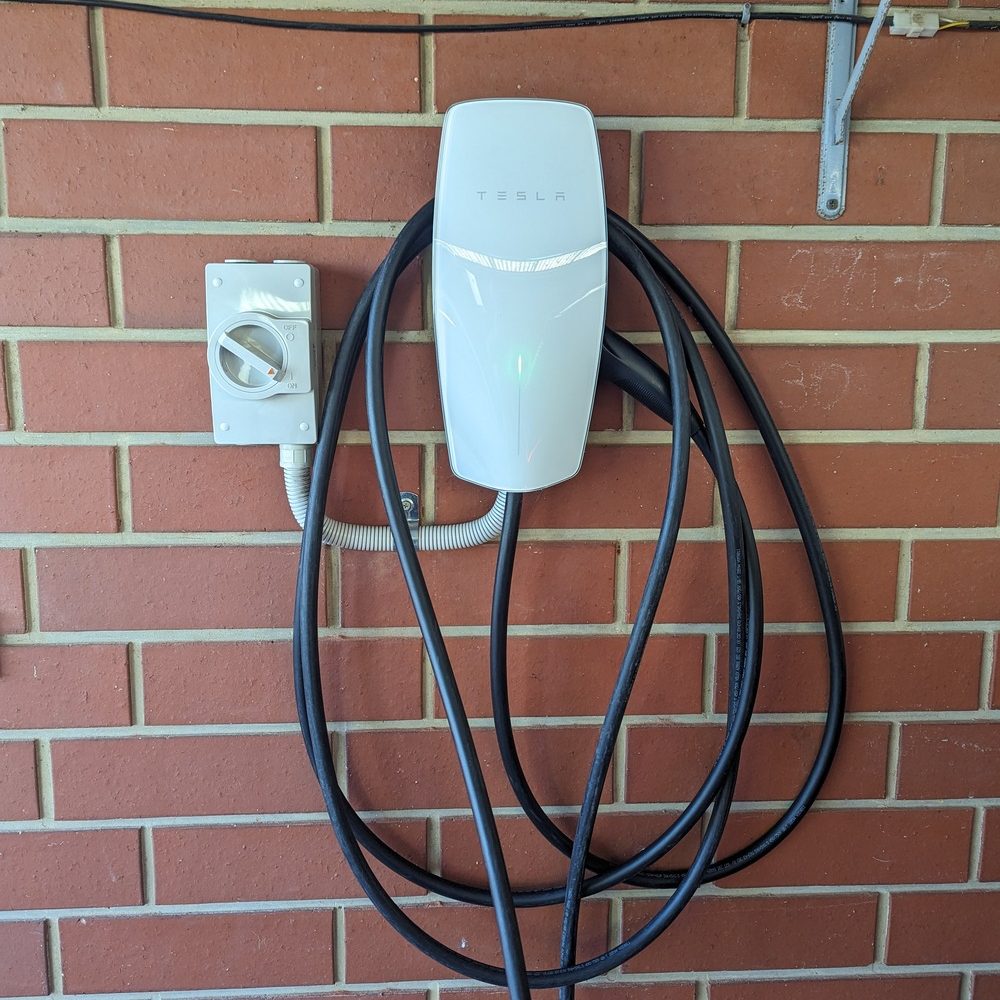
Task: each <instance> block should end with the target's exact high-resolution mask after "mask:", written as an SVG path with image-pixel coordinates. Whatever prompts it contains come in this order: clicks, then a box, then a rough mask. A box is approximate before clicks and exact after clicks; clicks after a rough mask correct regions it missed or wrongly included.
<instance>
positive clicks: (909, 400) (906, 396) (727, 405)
mask: <svg viewBox="0 0 1000 1000" xmlns="http://www.w3.org/2000/svg"><path fill="white" fill-rule="evenodd" d="M740 356H741V357H742V358H743V361H744V363H745V364H746V366H747V368H748V369H749V370H750V374H751V376H753V379H754V381H755V382H756V383H757V386H758V387H759V389H760V391H761V393H763V396H764V400H765V402H766V403H767V406H768V409H769V410H770V411H771V415H772V416H773V417H774V420H775V422H776V423H777V425H778V427H779V428H781V429H782V430H826V429H831V430H833V429H844V430H875V429H881V428H885V429H901V428H907V427H911V426H912V425H913V388H914V382H915V378H916V361H917V353H916V348H915V347H912V346H910V345H900V346H898V347H867V346H855V345H847V344H845V345H837V346H819V345H801V346H800V345H796V346H794V347H782V346H777V345H775V346H770V345H765V344H747V345H742V344H741V345H740ZM653 357H654V358H655V357H657V352H655V351H654V352H653ZM705 362H706V365H707V367H708V371H709V375H710V377H711V379H712V387H713V388H714V389H715V393H716V396H717V398H718V400H719V406H720V408H721V410H722V416H723V419H724V420H725V422H726V426H727V427H729V428H732V429H733V430H737V429H746V428H749V427H753V426H754V424H753V420H752V418H751V416H750V413H749V412H748V410H747V408H746V406H745V404H744V403H743V400H742V397H740V395H739V393H738V392H737V390H736V388H735V387H734V386H733V384H732V382H731V380H730V378H729V375H728V373H727V372H726V370H725V366H724V365H723V364H722V362H721V361H720V360H719V358H718V357H717V356H716V355H715V354H714V353H713V352H707V353H706V355H705ZM665 426H666V425H665V424H664V422H663V421H662V420H660V418H659V417H655V416H653V414H652V413H650V412H649V411H648V410H647V409H645V408H644V407H641V406H637V407H636V410H635V427H636V428H637V429H639V430H660V429H662V428H664V427H665Z"/></svg>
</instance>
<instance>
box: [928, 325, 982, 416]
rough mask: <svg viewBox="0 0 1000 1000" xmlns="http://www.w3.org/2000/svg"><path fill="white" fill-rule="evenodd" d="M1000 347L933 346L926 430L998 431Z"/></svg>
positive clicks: (968, 345)
mask: <svg viewBox="0 0 1000 1000" xmlns="http://www.w3.org/2000/svg"><path fill="white" fill-rule="evenodd" d="M998 382H1000V344H934V345H933V346H932V347H931V365H930V380H929V383H928V387H927V426H928V427H958V428H967V427H983V428H990V429H992V428H1000V397H998V396H997V392H996V387H997V383H998Z"/></svg>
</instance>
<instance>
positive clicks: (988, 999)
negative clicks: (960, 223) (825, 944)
mask: <svg viewBox="0 0 1000 1000" xmlns="http://www.w3.org/2000/svg"><path fill="white" fill-rule="evenodd" d="M983 6H984V7H985V6H990V7H992V6H994V4H992V3H991V4H984V5H983ZM972 996H973V1000H997V998H998V997H1000V976H996V975H994V976H991V975H988V974H986V973H982V972H980V973H977V974H976V977H975V987H974V989H973V994H972Z"/></svg>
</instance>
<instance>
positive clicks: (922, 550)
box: [910, 539, 1000, 621]
mask: <svg viewBox="0 0 1000 1000" xmlns="http://www.w3.org/2000/svg"><path fill="white" fill-rule="evenodd" d="M911 586H912V593H911V596H910V617H911V618H912V619H913V620H914V621H944V620H949V619H959V620H965V619H975V618H986V619H992V618H1000V540H995V539H980V540H977V541H953V542H937V541H916V542H914V543H913V571H912V581H911Z"/></svg>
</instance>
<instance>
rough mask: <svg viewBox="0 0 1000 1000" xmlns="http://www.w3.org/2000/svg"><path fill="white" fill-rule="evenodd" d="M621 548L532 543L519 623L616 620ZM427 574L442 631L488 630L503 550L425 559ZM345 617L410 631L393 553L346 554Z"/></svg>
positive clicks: (518, 597) (521, 578)
mask: <svg viewBox="0 0 1000 1000" xmlns="http://www.w3.org/2000/svg"><path fill="white" fill-rule="evenodd" d="M615 558H616V551H615V545H614V544H612V543H607V542H525V543H523V544H522V545H519V546H518V554H517V563H516V566H515V571H514V584H513V589H512V596H511V602H510V621H511V623H513V624H517V625H522V624H532V625H541V624H547V623H549V622H562V623H569V624H577V623H581V624H582V623H595V622H610V621H611V619H612V617H613V614H614V571H615ZM420 562H421V568H422V570H423V574H424V577H425V579H426V581H427V585H428V588H429V590H430V594H431V597H432V599H433V600H434V605H435V610H436V611H437V615H438V618H439V619H440V621H441V624H443V625H485V624H488V623H489V620H490V597H491V595H492V592H493V574H494V570H495V568H496V566H495V564H496V550H495V549H494V548H493V547H492V546H490V547H485V546H480V547H478V548H475V549H461V550H458V551H455V552H426V553H421V559H420ZM340 566H341V585H340V599H341V614H342V618H343V624H344V625H345V626H347V627H349V628H353V627H388V626H395V625H404V626H405V625H411V624H413V623H414V621H415V619H414V616H413V611H412V608H411V606H410V599H409V593H408V591H407V590H406V584H405V583H404V582H403V576H402V571H401V570H400V568H399V558H398V556H397V555H396V554H395V553H394V552H385V553H382V552H374V553H373V552H363V553H362V552H349V551H344V552H342V553H341V564H340Z"/></svg>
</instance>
